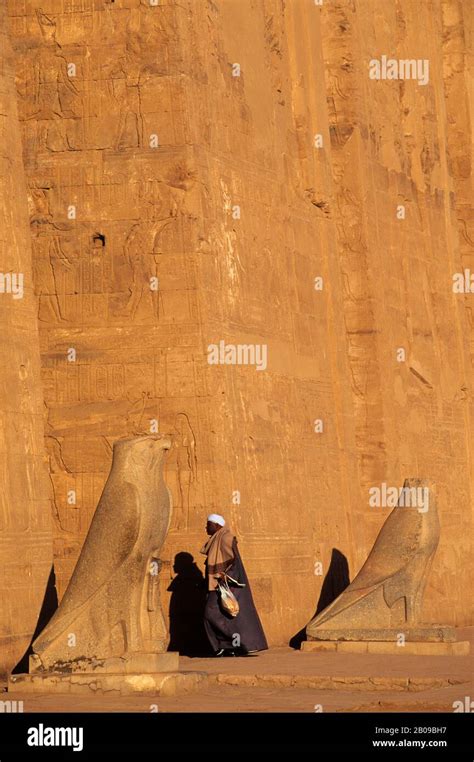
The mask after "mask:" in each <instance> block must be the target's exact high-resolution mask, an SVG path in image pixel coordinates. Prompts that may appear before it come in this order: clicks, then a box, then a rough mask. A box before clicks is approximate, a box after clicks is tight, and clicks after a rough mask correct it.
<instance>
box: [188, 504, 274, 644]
mask: <svg viewBox="0 0 474 762" xmlns="http://www.w3.org/2000/svg"><path fill="white" fill-rule="evenodd" d="M206 532H207V534H208V535H209V540H208V541H207V542H206V544H205V545H204V547H203V548H202V549H201V553H203V554H204V555H205V556H207V558H206V583H207V588H208V594H207V601H206V607H205V610H204V628H205V630H206V634H207V637H208V639H209V642H210V644H211V647H212V649H213V650H214V654H215V655H216V656H248V655H250V654H255V653H257V651H264V650H265V649H267V648H268V644H267V640H266V638H265V633H264V631H263V627H262V624H261V622H260V618H259V616H258V613H257V609H256V608H255V604H254V602H253V598H252V592H251V590H250V585H249V581H248V577H247V574H246V573H245V569H244V565H243V563H242V559H241V557H240V553H239V549H238V547H237V539H236V537H235V536H234V535H233V534H232V532H231V531H230V529H228V528H227V527H226V526H225V519H224V518H223V517H222V516H220V515H219V514H217V513H212V514H211V515H210V516H208V519H207V524H206ZM224 582H227V584H228V585H229V588H230V590H231V591H232V593H233V594H234V596H235V597H236V599H237V601H238V604H239V613H238V614H237V616H235V617H233V616H231V615H230V614H228V613H227V612H226V611H225V609H224V608H223V606H222V603H221V600H220V598H221V595H220V592H219V583H224Z"/></svg>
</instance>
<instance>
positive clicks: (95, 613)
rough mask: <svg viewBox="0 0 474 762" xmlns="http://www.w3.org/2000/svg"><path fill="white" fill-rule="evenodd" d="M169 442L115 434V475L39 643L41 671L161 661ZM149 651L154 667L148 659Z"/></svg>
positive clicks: (36, 646) (164, 636)
mask: <svg viewBox="0 0 474 762" xmlns="http://www.w3.org/2000/svg"><path fill="white" fill-rule="evenodd" d="M170 445H171V442H170V440H169V439H168V438H166V437H162V436H160V435H156V436H143V437H136V438H134V439H124V440H121V441H118V442H115V444H114V448H113V460H112V467H111V470H110V475H109V478H108V479H107V482H106V484H105V487H104V491H103V493H102V496H101V498H100V500H99V504H98V506H97V510H96V512H95V514H94V518H93V520H92V523H91V526H90V529H89V532H88V535H87V537H86V540H85V543H84V547H83V548H82V551H81V555H80V556H79V560H78V562H77V566H76V568H75V570H74V573H73V575H72V577H71V581H70V583H69V586H68V589H67V590H66V593H65V595H64V597H63V599H62V601H61V604H60V606H59V608H58V609H57V611H56V613H55V614H54V616H53V618H52V619H51V621H50V622H49V623H48V624H47V626H46V627H45V629H44V630H43V631H42V632H41V633H40V635H39V636H38V638H36V640H35V641H34V643H33V651H34V654H35V658H33V659H32V660H31V666H32V668H33V669H34V670H35V671H40V670H48V671H50V672H61V671H64V672H70V671H73V672H75V671H78V672H96V671H104V672H110V671H111V670H112V669H113V665H114V663H115V666H116V668H117V667H118V666H120V663H121V659H120V657H124V660H125V664H124V665H123V668H124V672H128V671H131V670H133V671H137V669H138V668H139V669H140V670H142V671H146V672H151V671H154V670H153V667H155V668H156V664H155V660H154V654H162V653H163V652H164V651H166V648H167V645H168V632H167V629H166V625H165V621H164V617H163V612H162V609H161V602H160V599H159V591H158V584H157V582H158V571H159V564H160V563H161V562H160V552H161V548H162V545H163V542H164V539H165V537H166V533H167V531H168V527H169V523H170V518H171V505H170V496H169V492H168V489H167V487H166V485H165V483H164V481H163V459H164V454H165V453H166V452H167V451H168V449H169V447H170ZM147 654H148V655H150V666H148V667H147V666H146V665H145V666H143V665H142V664H141V662H143V661H146V659H147V656H146V655H147ZM111 657H118V658H116V659H115V660H113V661H112V662H110V659H111ZM130 657H133V658H132V664H131V665H130V666H129V665H128V664H127V661H128V660H129V659H130ZM173 658H174V659H175V661H176V664H175V667H177V658H178V657H177V654H174V655H173V654H171V655H169V656H168V655H166V656H164V661H167V659H168V661H169V660H170V659H173ZM101 662H103V663H101ZM136 662H139V663H136ZM173 663H174V662H173ZM171 666H172V665H171ZM166 668H168V669H169V668H170V665H168V667H166V665H165V669H166ZM115 671H120V670H118V669H116V670H115Z"/></svg>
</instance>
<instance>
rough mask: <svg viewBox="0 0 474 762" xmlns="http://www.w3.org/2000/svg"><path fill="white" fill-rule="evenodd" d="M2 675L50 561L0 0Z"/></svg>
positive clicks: (39, 402) (37, 601) (16, 654)
mask: <svg viewBox="0 0 474 762" xmlns="http://www.w3.org/2000/svg"><path fill="white" fill-rule="evenodd" d="M0 104H1V106H0V326H1V337H0V395H1V404H0V463H1V470H0V675H4V674H5V673H6V672H7V671H9V670H10V669H12V667H14V665H15V664H16V663H17V662H18V660H19V659H20V658H21V657H22V656H23V653H24V652H25V650H26V648H27V647H28V645H29V642H30V639H31V636H32V634H33V631H34V629H35V627H36V623H37V620H38V615H39V612H40V608H41V604H42V601H43V596H44V592H45V586H46V581H47V579H48V575H49V573H50V570H51V565H52V561H53V551H52V535H51V523H52V522H51V500H50V483H49V480H48V476H47V470H46V457H45V456H46V451H45V447H44V427H43V399H42V393H41V377H40V357H39V341H38V325H37V303H36V298H35V295H34V289H33V282H32V270H31V240H30V230H29V224H28V206H27V194H26V185H25V175H24V171H23V160H22V146H21V133H20V125H19V121H18V113H17V107H16V97H15V80H14V61H13V53H12V50H11V47H10V44H9V41H8V38H7V36H6V14H5V6H3V5H2V7H0Z"/></svg>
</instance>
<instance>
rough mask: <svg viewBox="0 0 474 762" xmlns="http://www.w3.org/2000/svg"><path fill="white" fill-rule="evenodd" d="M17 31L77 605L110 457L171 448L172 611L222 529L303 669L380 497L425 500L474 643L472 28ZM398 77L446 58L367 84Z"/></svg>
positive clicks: (355, 15) (318, 23)
mask: <svg viewBox="0 0 474 762" xmlns="http://www.w3.org/2000/svg"><path fill="white" fill-rule="evenodd" d="M8 9H9V16H10V32H11V39H12V42H13V45H14V47H15V50H16V60H17V81H18V103H19V110H20V116H21V121H22V130H23V147H24V163H25V169H26V173H27V180H28V189H29V190H28V192H29V200H30V205H31V215H30V220H31V226H32V234H33V242H34V250H33V256H34V277H35V287H36V292H37V294H38V298H39V325H40V337H41V350H42V370H43V385H44V397H45V406H46V413H47V447H48V452H49V455H50V463H51V480H52V484H53V487H54V512H53V516H54V522H55V566H56V570H57V576H58V585H59V594H60V596H62V595H63V594H64V590H65V589H66V587H67V584H68V581H69V579H70V577H71V574H72V571H73V569H74V566H75V563H76V560H77V558H78V556H79V552H80V548H81V546H82V543H83V540H84V537H85V535H86V533H87V530H88V526H89V524H90V521H91V518H92V515H93V511H94V508H95V505H96V501H97V496H98V494H100V491H101V489H102V487H103V484H104V482H105V479H106V477H107V471H108V462H109V453H110V444H111V443H112V442H113V441H115V440H116V439H117V438H119V437H122V436H130V435H132V434H136V433H144V432H148V431H150V425H151V421H154V420H158V421H159V427H160V431H166V432H170V433H172V434H173V444H172V450H171V453H170V458H169V463H168V466H167V481H168V482H169V484H170V488H171V490H172V493H173V498H174V501H175V504H176V512H175V514H174V518H173V524H172V526H171V530H170V534H169V538H168V540H167V543H166V548H165V555H164V561H165V565H164V572H165V573H164V574H163V579H162V585H163V591H164V589H165V588H167V587H168V586H169V582H170V581H171V576H172V574H173V572H172V569H173V559H174V557H175V555H176V554H177V553H179V552H181V551H187V552H189V553H191V554H193V555H194V556H195V558H196V559H198V560H200V559H199V553H198V550H199V548H200V546H201V545H202V538H203V537H202V536H203V524H204V518H205V515H206V513H207V512H210V511H212V510H217V511H218V512H219V513H224V514H225V515H226V517H227V518H228V520H229V523H230V524H231V526H232V528H233V529H234V530H235V531H236V533H237V534H238V536H239V538H240V541H241V548H242V552H243V555H244V557H245V560H246V566H247V570H248V572H249V576H250V578H251V581H252V588H253V591H254V595H255V600H256V604H257V607H258V608H259V610H260V612H261V615H262V621H263V625H264V628H265V631H266V633H267V635H268V638H269V640H270V642H273V643H277V642H284V641H286V640H287V638H288V637H289V636H290V635H292V634H293V633H295V632H296V631H298V630H299V629H301V627H302V626H303V625H304V623H305V622H306V621H308V620H309V619H310V617H311V616H312V614H313V612H314V609H315V605H316V602H317V600H318V598H319V596H320V593H321V591H322V587H323V580H325V578H327V576H328V573H329V577H331V574H332V570H330V559H331V555H332V551H333V549H335V548H336V549H338V550H339V551H340V553H341V555H343V556H344V557H345V559H346V561H347V564H348V567H349V572H350V577H351V578H353V577H354V575H355V573H356V572H357V571H358V570H359V569H360V567H361V565H362V564H363V562H364V560H365V559H366V557H367V554H368V552H369V550H370V548H371V547H372V545H373V542H374V539H375V537H376V535H377V533H378V531H379V530H380V527H381V526H382V524H383V522H384V519H385V518H386V515H387V511H386V509H384V508H377V509H376V508H372V507H371V506H370V505H369V502H368V490H369V489H370V488H372V487H373V486H374V485H379V484H381V483H385V482H386V483H388V484H390V485H398V484H400V483H401V481H402V479H403V477H404V475H405V474H406V473H423V474H427V475H428V476H430V477H432V478H435V479H436V482H437V484H438V485H439V502H440V506H441V507H440V521H441V526H442V534H441V544H440V547H439V551H438V552H437V554H436V557H435V559H434V564H433V570H432V575H431V577H430V582H429V584H428V589H427V591H426V597H425V612H424V618H425V620H426V621H427V622H429V621H432V622H447V623H448V624H453V625H454V624H457V625H461V624H464V623H469V622H470V621H472V601H469V600H467V599H466V596H465V592H464V591H465V590H466V589H472V587H473V581H472V566H471V562H470V557H471V552H472V541H471V538H472V514H471V506H472V503H473V500H472V444H471V442H472V415H473V396H472V391H471V383H472V381H471V377H472V364H471V363H472V356H473V353H472V345H471V348H470V346H469V330H470V329H471V328H472V306H471V305H472V298H473V297H472V294H469V293H465V294H455V293H453V291H452V277H453V274H454V273H456V272H460V271H462V270H463V268H464V267H470V268H471V271H472V272H474V258H473V253H472V241H473V239H474V232H473V221H474V220H473V214H472V190H471V184H472V172H471V145H470V134H471V126H470V125H471V120H472V115H471V113H470V111H471V108H472V107H471V105H470V90H469V85H470V82H471V79H470V77H471V75H470V74H469V71H470V68H469V67H470V65H471V64H472V54H471V53H470V52H469V51H470V49H472V46H471V48H470V45H469V41H470V39H471V35H472V14H470V9H469V7H468V5H466V4H463V3H461V2H459V0H445V1H444V2H443V3H440V2H435V3H433V2H431V0H420V2H416V3H415V2H413V0H400V2H398V3H380V2H379V0H367V2H364V3H357V4H355V3H353V2H352V1H351V0H331V2H324V4H323V6H322V7H321V8H319V7H318V6H316V5H315V4H314V3H311V2H296V0H295V2H288V3H285V4H283V3H281V2H280V0H262V2H258V3H251V2H247V0H242V1H241V2H229V1H228V0H214V2H212V3H207V2H200V0H179V2H174V0H167V2H165V1H164V0H163V2H160V3H159V5H158V6H155V7H152V6H150V5H149V4H147V3H145V2H143V1H141V0H120V2H117V1H116V2H114V3H106V2H102V1H101V0H80V2H77V3H66V2H63V0H29V2H28V3H24V2H17V0H13V1H11V2H9V3H8ZM384 53H386V54H388V55H392V56H393V57H394V58H402V57H403V58H405V57H407V56H408V57H410V58H411V57H415V58H422V59H423V58H428V59H429V61H430V80H429V82H428V84H427V85H425V86H420V85H418V83H417V82H413V81H409V82H403V81H372V80H370V79H369V77H368V66H367V64H368V61H369V60H370V59H371V58H374V57H379V56H380V55H382V54H384ZM236 63H238V64H239V66H240V71H239V74H240V76H234V74H235V73H236V71H237V70H236V68H235V66H234V64H236ZM69 64H74V66H75V67H76V69H75V75H74V76H71V75H70V72H71V71H72V70H71V69H70V68H69ZM153 135H156V136H158V141H159V143H158V147H156V148H155V147H152V145H153V141H152V142H150V141H151V139H152V136H153ZM315 135H321V136H322V138H323V145H322V148H316V147H315ZM399 205H403V206H404V207H405V210H406V215H405V219H403V220H401V219H398V218H397V207H398V206H399ZM71 207H74V208H75V215H76V216H75V218H72V217H71V216H70V214H69V215H68V213H69V212H70V211H71ZM236 207H240V217H238V216H236V211H237V210H236ZM153 276H158V277H159V290H158V291H153V290H152V289H150V287H149V285H150V278H151V277H153ZM319 276H320V277H322V278H323V283H324V286H323V289H322V290H320V291H317V290H315V288H314V281H315V278H317V277H319ZM220 340H225V341H226V342H230V343H235V344H237V343H239V344H240V343H243V344H248V343H255V344H263V345H266V346H267V347H268V366H267V368H266V370H265V371H261V372H259V371H256V370H255V368H254V367H251V366H230V365H229V366H227V365H216V366H212V365H209V364H208V363H207V356H206V350H207V347H208V345H209V344H211V343H216V342H219V341H220ZM70 348H74V349H75V350H76V353H77V356H76V360H75V361H74V362H70V361H68V358H67V352H68V349H70ZM400 348H401V349H403V350H404V352H405V355H406V357H405V360H404V361H398V359H397V352H398V350H399V349H400ZM315 421H321V422H322V423H323V430H322V431H315ZM70 490H75V491H76V494H77V502H76V504H75V505H72V504H70V503H69V502H68V500H67V495H68V492H69V491H70ZM237 493H238V495H237ZM318 564H320V566H318ZM316 569H322V574H320V573H319V572H317V573H316V574H313V571H315V570H316ZM166 575H168V579H166Z"/></svg>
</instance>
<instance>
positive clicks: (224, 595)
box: [217, 578, 239, 617]
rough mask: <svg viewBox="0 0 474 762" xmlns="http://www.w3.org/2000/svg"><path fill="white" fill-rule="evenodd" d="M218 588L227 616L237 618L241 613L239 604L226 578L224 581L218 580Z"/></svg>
mask: <svg viewBox="0 0 474 762" xmlns="http://www.w3.org/2000/svg"><path fill="white" fill-rule="evenodd" d="M217 588H218V591H219V594H220V598H221V606H222V608H223V609H224V611H225V612H226V613H227V614H230V615H231V616H233V617H235V616H237V614H238V613H239V602H238V600H237V598H236V597H235V595H234V593H233V592H232V590H231V589H230V587H229V583H228V582H227V579H226V578H225V579H224V581H221V580H218V582H217Z"/></svg>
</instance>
